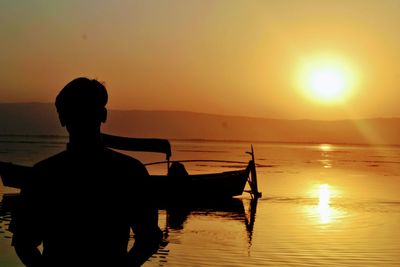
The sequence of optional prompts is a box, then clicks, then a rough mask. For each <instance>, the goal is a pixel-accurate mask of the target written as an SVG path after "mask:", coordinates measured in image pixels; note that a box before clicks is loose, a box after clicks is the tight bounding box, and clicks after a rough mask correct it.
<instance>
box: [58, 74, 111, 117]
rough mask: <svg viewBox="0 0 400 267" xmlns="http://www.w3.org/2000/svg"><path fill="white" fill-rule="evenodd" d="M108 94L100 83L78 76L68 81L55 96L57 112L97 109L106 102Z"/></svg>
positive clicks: (102, 106)
mask: <svg viewBox="0 0 400 267" xmlns="http://www.w3.org/2000/svg"><path fill="white" fill-rule="evenodd" d="M107 100H108V94H107V90H106V88H105V87H104V85H103V84H102V83H100V82H99V81H97V80H95V79H92V80H91V79H88V78H86V77H80V78H76V79H74V80H72V81H71V82H69V83H68V84H67V85H66V86H65V87H64V88H63V89H62V90H61V91H60V93H59V94H58V95H57V97H56V103H55V104H56V108H57V112H58V113H59V114H65V113H68V111H70V110H97V109H101V108H104V107H105V105H106V104H107Z"/></svg>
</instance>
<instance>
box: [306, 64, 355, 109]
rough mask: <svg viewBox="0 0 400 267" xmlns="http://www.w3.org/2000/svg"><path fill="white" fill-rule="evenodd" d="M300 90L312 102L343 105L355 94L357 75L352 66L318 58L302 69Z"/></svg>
mask: <svg viewBox="0 0 400 267" xmlns="http://www.w3.org/2000/svg"><path fill="white" fill-rule="evenodd" d="M299 73H300V75H299V80H300V82H299V83H300V88H301V91H302V92H303V94H305V95H306V96H307V97H309V98H311V99H312V100H314V101H316V102H319V103H325V104H334V103H343V102H345V101H346V100H347V99H348V98H349V97H350V96H351V95H352V93H353V90H354V85H355V75H354V71H353V70H352V67H351V66H350V64H348V63H345V62H344V61H343V60H339V59H336V58H317V59H310V60H306V61H304V63H303V64H302V65H301V67H300V72H299Z"/></svg>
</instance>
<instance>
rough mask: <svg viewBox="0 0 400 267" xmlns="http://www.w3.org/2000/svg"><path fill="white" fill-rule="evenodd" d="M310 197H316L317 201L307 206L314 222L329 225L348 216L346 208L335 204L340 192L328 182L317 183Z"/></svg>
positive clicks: (306, 208) (309, 215)
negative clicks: (343, 208)
mask: <svg viewBox="0 0 400 267" xmlns="http://www.w3.org/2000/svg"><path fill="white" fill-rule="evenodd" d="M310 197H311V198H312V199H315V200H316V203H315V204H314V205H308V206H306V207H305V210H306V212H307V214H308V217H309V218H311V219H312V220H313V222H314V223H317V224H320V225H329V224H332V223H333V222H336V221H338V220H340V218H343V217H345V216H346V215H345V212H344V210H342V209H341V208H338V207H336V206H335V205H336V204H337V202H338V199H337V198H340V193H339V191H338V190H337V189H336V188H335V187H334V186H332V185H329V184H326V183H323V184H316V185H315V186H314V187H313V190H312V191H311V192H310ZM335 203H336V204H335Z"/></svg>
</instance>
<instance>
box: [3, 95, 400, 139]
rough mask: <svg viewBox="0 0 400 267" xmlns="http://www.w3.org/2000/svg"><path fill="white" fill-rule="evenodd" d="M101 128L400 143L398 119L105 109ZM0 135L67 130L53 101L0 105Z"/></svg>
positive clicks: (180, 135)
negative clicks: (283, 117) (105, 118)
mask: <svg viewBox="0 0 400 267" xmlns="http://www.w3.org/2000/svg"><path fill="white" fill-rule="evenodd" d="M103 130H104V131H105V132H109V133H112V134H118V135H128V136H134V137H159V138H169V139H211V140H243V141H266V142H307V143H308V142H311V143H352V144H369V143H371V144H398V145H400V118H375V119H362V120H336V121H319V120H280V119H265V118H250V117H240V116H223V115H213V114H204V113H193V112H183V111H142V110H129V111H121V110H110V111H109V117H108V121H107V123H106V124H105V125H104V126H103ZM0 134H2V135H5V134H29V135H31V134H32V135H66V133H65V131H64V129H63V128H62V127H61V126H60V125H59V122H58V118H57V113H56V111H55V107H54V105H53V104H46V103H23V104H20V103H16V104H0Z"/></svg>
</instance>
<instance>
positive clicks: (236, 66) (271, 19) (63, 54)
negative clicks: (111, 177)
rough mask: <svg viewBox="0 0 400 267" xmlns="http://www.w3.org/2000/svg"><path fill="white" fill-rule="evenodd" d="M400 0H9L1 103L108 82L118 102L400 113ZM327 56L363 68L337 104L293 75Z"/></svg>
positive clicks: (214, 109) (3, 12) (309, 113)
mask: <svg viewBox="0 0 400 267" xmlns="http://www.w3.org/2000/svg"><path fill="white" fill-rule="evenodd" d="M399 26H400V1H398V0H392V1H389V0H379V1H376V0H359V1H354V0H353V1H352V0H348V1H329V0H326V1H319V0H308V1H306V0H303V1H300V0H298V1H294V0H293V1H288V0H287V1H285V0H281V1H264V0H262V1H256V0H254V1H235V0H226V1H223V0H220V1H218V0H216V1H207V0H198V1H196V0H192V1H185V0H180V1H178V0H175V1H173V0H170V1H162V0H160V1H153V0H145V1H144V0H143V1H122V0H121V1H101V2H100V1H94V0H93V1H75V0H74V1H43V0H42V1H29V2H25V1H24V2H22V1H2V3H1V4H0V29H1V33H2V41H1V42H0V50H1V51H2V52H1V64H0V75H1V79H0V102H27V101H40V102H52V101H53V100H54V97H55V95H56V94H57V92H58V91H59V90H60V89H61V88H62V86H63V85H65V84H66V83H67V82H68V81H69V80H71V79H73V78H75V77H77V76H88V77H93V78H98V79H99V80H102V81H105V82H106V85H107V88H108V90H109V95H110V102H109V107H110V108H114V109H146V110H186V111H196V112H207V113H218V114H231V115H243V116H257V117H270V118H290V119H303V118H305V119H346V118H360V117H361V118H363V117H395V116H397V117H399V116H400V108H398V103H397V102H398V96H399V89H400V31H399ZM321 55H322V56H328V57H332V58H336V59H339V60H342V61H343V62H346V64H347V66H348V67H349V68H351V69H352V70H353V71H354V72H355V73H357V84H356V85H355V86H353V87H352V88H349V89H348V90H351V95H352V96H351V97H350V98H349V99H347V101H345V102H343V103H339V104H337V103H336V104H323V103H318V102H315V101H312V100H311V99H310V98H307V97H306V96H305V95H304V94H303V93H302V92H301V89H299V87H300V86H299V84H298V83H297V82H296V79H297V78H296V77H297V76H298V73H299V68H301V67H299V66H301V63H302V62H307V61H308V60H309V59H311V58H315V57H319V56H321Z"/></svg>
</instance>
